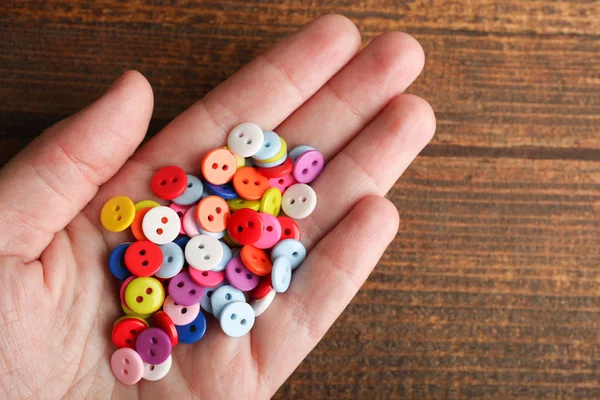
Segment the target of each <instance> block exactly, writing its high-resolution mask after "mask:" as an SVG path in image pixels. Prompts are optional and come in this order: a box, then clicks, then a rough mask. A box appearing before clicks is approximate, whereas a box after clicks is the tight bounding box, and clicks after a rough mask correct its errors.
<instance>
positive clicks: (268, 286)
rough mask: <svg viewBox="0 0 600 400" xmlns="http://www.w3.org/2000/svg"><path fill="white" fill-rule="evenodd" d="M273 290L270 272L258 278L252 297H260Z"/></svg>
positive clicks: (256, 298)
mask: <svg viewBox="0 0 600 400" xmlns="http://www.w3.org/2000/svg"><path fill="white" fill-rule="evenodd" d="M271 290H273V280H272V278H271V274H269V275H266V276H263V277H261V278H260V282H259V283H258V286H257V287H256V288H255V289H254V290H253V291H252V298H253V299H255V300H258V299H262V298H263V297H265V296H266V295H267V294H269V292H270V291H271Z"/></svg>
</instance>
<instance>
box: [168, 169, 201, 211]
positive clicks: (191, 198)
mask: <svg viewBox="0 0 600 400" xmlns="http://www.w3.org/2000/svg"><path fill="white" fill-rule="evenodd" d="M203 191H204V188H203V186H202V181H201V180H200V179H198V178H196V177H195V176H194V175H187V187H186V188H185V191H184V192H183V194H181V195H180V196H178V197H175V198H174V199H173V203H175V204H179V205H182V206H189V205H190V204H194V203H195V202H197V201H198V200H200V198H201V197H202V193H203Z"/></svg>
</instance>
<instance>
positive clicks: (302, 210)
mask: <svg viewBox="0 0 600 400" xmlns="http://www.w3.org/2000/svg"><path fill="white" fill-rule="evenodd" d="M316 206H317V194H316V193H315V191H314V190H313V188H311V187H310V186H308V185H307V184H305V183H296V184H295V185H292V186H290V187H289V188H287V190H286V191H285V193H284V194H283V198H282V199H281V208H283V212H284V213H285V215H287V216H288V217H291V218H295V219H303V218H306V217H308V216H309V215H310V214H312V212H313V211H314V209H315V207H316Z"/></svg>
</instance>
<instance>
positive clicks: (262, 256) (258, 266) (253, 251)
mask: <svg viewBox="0 0 600 400" xmlns="http://www.w3.org/2000/svg"><path fill="white" fill-rule="evenodd" d="M240 256H241V258H242V261H243V262H244V265H245V266H246V267H247V268H248V269H249V270H250V271H251V272H252V273H254V274H256V275H258V276H265V275H268V274H269V273H270V272H271V269H273V264H271V260H269V256H268V255H267V253H266V252H265V251H264V250H261V249H257V248H256V247H254V246H250V245H246V246H244V247H242V251H240Z"/></svg>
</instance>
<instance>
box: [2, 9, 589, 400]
mask: <svg viewBox="0 0 600 400" xmlns="http://www.w3.org/2000/svg"><path fill="white" fill-rule="evenodd" d="M328 12H339V13H342V14H344V15H346V16H348V17H350V18H351V19H352V20H353V21H355V22H356V24H357V25H358V26H359V28H360V29H361V31H362V33H363V38H364V41H365V42H366V41H368V40H369V39H371V38H372V37H374V36H375V35H377V34H379V33H381V32H384V31H389V30H403V31H406V32H409V33H411V34H413V35H414V36H415V37H416V38H418V39H419V40H420V41H421V43H422V44H423V47H424V48H425V51H426V54H427V64H426V68H425V72H424V74H423V76H422V77H421V78H419V80H418V81H417V82H416V83H415V84H414V85H413V86H412V87H411V88H410V92H413V93H417V94H419V95H421V96H422V97H424V98H426V99H428V100H429V101H430V102H431V104H432V105H433V108H434V109H435V111H436V113H437V117H438V132H437V136H436V138H435V139H434V141H433V143H432V144H431V145H430V146H429V147H428V148H427V149H426V150H425V152H424V154H423V155H422V156H421V157H420V158H419V159H418V160H417V161H416V162H415V164H414V165H413V166H411V167H410V169H409V170H408V172H407V173H406V174H405V175H404V176H403V177H402V179H401V180H400V181H398V182H397V184H396V186H395V188H394V190H393V191H392V192H391V193H390V195H389V197H390V198H391V199H392V200H393V201H394V202H395V204H396V205H397V206H398V208H399V210H400V212H401V216H402V219H403V224H402V227H401V229H400V231H399V232H398V236H397V238H396V240H395V241H394V243H393V244H392V245H391V246H390V248H389V250H388V251H387V253H386V255H385V256H384V258H383V260H382V261H381V263H380V265H379V266H378V268H377V269H376V271H375V272H374V273H373V274H372V275H371V277H370V279H369V281H368V282H367V283H366V285H365V286H364V288H363V289H362V291H361V292H360V293H359V295H358V296H357V298H356V299H355V300H354V301H353V302H352V304H351V305H350V306H349V307H348V309H347V310H346V312H345V313H344V314H343V315H342V317H341V318H340V320H339V321H338V322H337V323H336V324H335V326H334V327H333V328H332V329H331V331H330V332H329V333H328V334H327V336H326V338H325V340H324V341H323V342H322V343H321V344H320V345H319V346H318V347H317V348H316V349H315V350H314V351H313V352H312V354H311V355H310V356H309V357H308V359H307V360H306V361H305V362H304V363H303V364H302V365H301V366H300V367H299V368H298V370H297V371H296V372H295V374H294V375H293V376H292V377H291V378H290V379H289V380H288V382H287V383H286V384H285V385H284V386H283V387H282V388H281V390H280V391H279V393H278V395H277V397H278V398H314V399H316V398H329V399H342V398H407V399H424V398H431V399H446V398H447V399H458V398H494V399H511V398H519V399H543V398H549V399H550V398H552V399H554V398H564V399H567V398H568V399H587V398H590V399H591V398H599V397H600V383H599V382H598V378H599V377H600V375H599V370H598V365H599V361H600V339H599V333H600V2H599V1H593V0H588V1H586V0H572V1H566V0H506V1H504V0H503V1H500V0H496V1H494V0H447V1H444V0H412V1H409V0H363V1H344V0H332V1H322V2H317V1H291V0H287V1H283V2H277V1H273V0H266V1H237V0H236V1H229V2H227V1H224V2H217V1H204V2H200V1H183V0H169V1H167V0H162V1H161V0H148V1H145V2H144V1H141V0H136V1H123V0H103V1H89V0H86V1H83V0H81V1H80V0H78V1H75V0H62V1H53V0H29V1H26V2H25V1H18V0H8V1H7V0H4V1H3V2H1V3H0V163H4V162H6V161H7V160H8V159H10V158H11V157H12V156H13V155H14V154H15V152H17V151H18V150H19V149H21V148H22V147H23V146H25V145H26V144H27V143H28V142H29V141H30V140H31V139H32V138H34V137H35V136H36V135H37V134H38V133H39V132H40V131H41V130H42V129H43V128H45V127H47V126H49V125H50V124H52V123H54V122H55V121H58V120H60V119H62V118H64V117H65V116H67V115H69V114H71V113H73V112H74V111H76V110H78V109H80V108H81V107H83V106H84V105H86V104H87V103H89V102H90V101H91V100H92V99H95V98H96V97H98V96H99V95H100V94H101V93H102V92H103V91H104V90H105V88H106V87H107V86H108V85H109V84H110V83H111V82H112V80H114V79H115V78H116V77H117V76H119V75H120V73H122V72H123V71H124V70H126V69H131V68H135V69H138V70H140V71H141V72H142V73H144V74H145V75H146V76H147V77H148V79H149V80H150V82H151V84H152V85H153V87H154V91H155V103H156V110H155V114H154V120H153V123H152V126H151V131H152V132H153V133H154V132H156V131H157V130H158V129H159V128H160V127H161V126H164V125H165V124H166V123H167V122H168V121H169V120H170V119H171V118H173V117H174V116H175V115H176V114H178V113H179V112H181V111H182V110H183V109H184V108H185V107H186V106H188V105H190V104H191V103H192V102H193V101H195V100H196V99H198V98H200V97H201V96H202V95H203V94H205V93H206V92H207V91H208V90H210V89H211V88H212V87H214V86H215V85H216V84H218V83H219V82H220V81H221V80H223V79H225V78H226V77H227V76H228V75H230V74H231V73H233V72H234V71H235V70H237V69H238V68H239V67H240V66H242V65H243V64H244V63H246V62H248V61H249V60H250V59H251V58H252V57H253V55H255V54H256V53H258V52H261V51H262V50H264V49H265V48H266V47H267V46H268V45H269V44H271V43H273V42H274V41H275V40H276V39H278V38H280V37H282V36H284V35H286V34H287V33H289V32H291V31H294V30H296V29H297V28H298V27H300V26H301V25H303V24H304V23H306V22H307V21H309V20H311V19H312V18H314V17H316V16H318V15H321V14H324V13H328Z"/></svg>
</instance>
